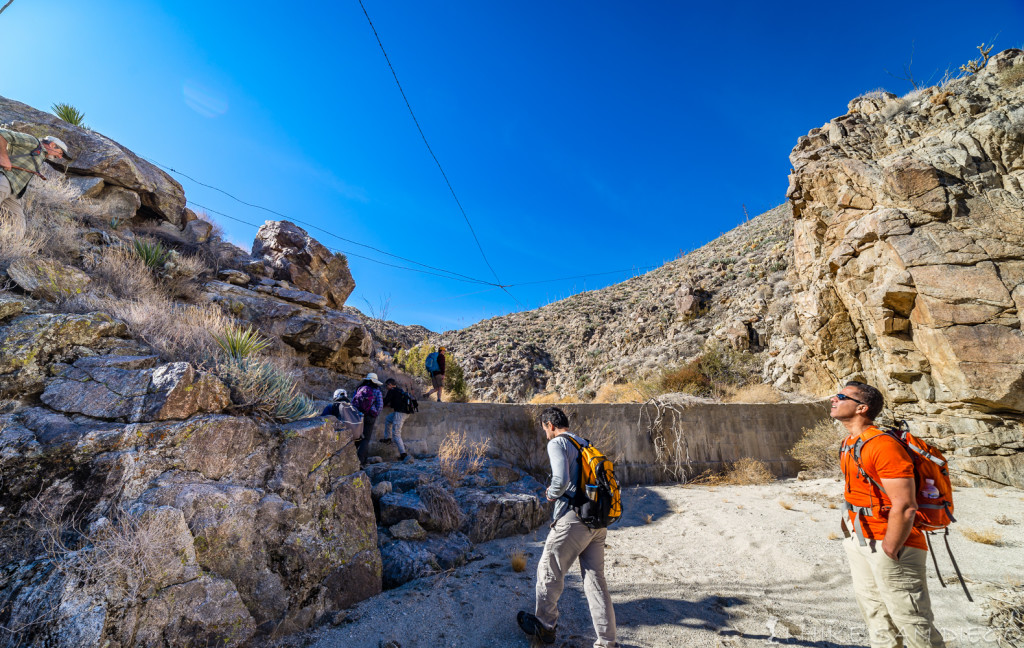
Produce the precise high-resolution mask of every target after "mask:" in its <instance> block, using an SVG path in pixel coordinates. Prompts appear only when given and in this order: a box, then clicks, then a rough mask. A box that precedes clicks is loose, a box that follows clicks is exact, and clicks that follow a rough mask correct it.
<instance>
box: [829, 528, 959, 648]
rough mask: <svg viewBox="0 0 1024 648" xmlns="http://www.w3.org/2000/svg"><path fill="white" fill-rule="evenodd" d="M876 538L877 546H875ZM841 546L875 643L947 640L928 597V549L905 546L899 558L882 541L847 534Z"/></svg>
mask: <svg viewBox="0 0 1024 648" xmlns="http://www.w3.org/2000/svg"><path fill="white" fill-rule="evenodd" d="M872 544H873V545H875V551H871V545H872ZM843 546H844V547H845V548H846V554H847V556H848V557H849V559H850V574H851V575H852V576H853V591H854V593H855V594H856V595H857V605H859V606H860V613H861V615H863V617H864V621H865V623H867V625H868V635H869V640H870V642H871V648H899V647H902V646H903V645H907V646H910V647H911V648H942V647H943V646H945V643H943V641H942V635H941V634H939V631H938V630H937V629H936V628H935V623H934V617H933V616H932V604H931V599H930V598H929V597H928V581H927V576H928V574H927V569H928V565H927V563H926V560H927V558H928V552H927V551H925V550H924V549H914V548H911V547H904V548H903V552H902V553H901V554H900V559H899V561H895V560H893V559H892V558H890V557H889V556H886V555H885V553H884V552H883V551H882V543H881V542H870V541H869V544H868V545H867V546H861V544H860V542H859V541H858V540H857V538H856V536H853V537H850V538H847V539H846V540H844V541H843Z"/></svg>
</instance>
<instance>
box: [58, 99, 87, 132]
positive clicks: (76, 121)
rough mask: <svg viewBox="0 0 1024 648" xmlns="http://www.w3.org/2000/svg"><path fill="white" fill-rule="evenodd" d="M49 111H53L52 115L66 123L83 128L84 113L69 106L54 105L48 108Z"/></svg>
mask: <svg viewBox="0 0 1024 648" xmlns="http://www.w3.org/2000/svg"><path fill="white" fill-rule="evenodd" d="M50 110H52V111H53V114H54V115H57V116H58V117H60V118H61V119H63V120H64V121H66V122H67V123H69V124H71V125H73V126H81V127H82V128H85V113H83V112H82V111H81V110H79V109H78V108H75V107H74V106H72V105H71V104H66V103H55V104H53V105H52V106H50Z"/></svg>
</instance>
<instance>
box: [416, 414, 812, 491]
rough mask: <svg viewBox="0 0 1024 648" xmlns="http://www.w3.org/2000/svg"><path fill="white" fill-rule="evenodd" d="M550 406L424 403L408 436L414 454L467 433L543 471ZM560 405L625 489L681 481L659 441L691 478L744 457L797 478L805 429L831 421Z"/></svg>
mask: <svg viewBox="0 0 1024 648" xmlns="http://www.w3.org/2000/svg"><path fill="white" fill-rule="evenodd" d="M545 407H547V406H546V405H506V404H497V403H437V402H422V403H420V411H419V413H417V414H415V415H413V416H411V417H409V420H408V421H407V422H406V424H405V428H404V429H403V435H402V436H403V438H404V440H405V442H406V445H407V446H408V448H409V452H412V453H427V454H435V453H436V452H437V450H438V447H439V446H440V444H441V442H442V441H443V440H444V438H445V436H446V435H447V434H448V433H449V432H451V431H453V430H454V431H464V432H465V433H466V438H467V440H468V441H471V442H472V441H487V442H488V443H489V453H490V454H492V455H494V456H500V457H502V458H503V459H505V460H507V461H512V462H513V463H517V464H519V465H522V466H524V467H526V468H528V469H531V470H537V471H539V472H541V473H543V472H546V471H547V469H548V468H547V455H546V454H545V452H544V437H543V433H542V432H541V430H540V425H539V424H538V423H537V419H538V417H539V415H540V413H541V412H542V411H543V410H544V408H545ZM559 407H561V408H562V409H563V410H564V411H565V412H566V414H568V415H569V420H570V424H571V425H570V427H571V428H572V430H573V431H577V432H579V433H581V434H582V436H584V437H586V438H589V439H590V440H591V441H593V442H594V443H595V444H596V445H597V446H598V447H600V448H601V449H602V451H604V452H605V453H606V454H609V455H611V456H612V458H613V459H614V460H615V462H616V464H615V474H616V476H617V477H618V478H619V480H620V481H621V482H622V483H623V484H645V483H654V482H660V481H674V480H676V479H677V477H678V476H679V473H676V474H673V471H672V470H671V466H669V465H666V463H665V462H663V461H659V457H658V452H657V450H656V448H655V443H656V441H658V440H660V442H661V443H662V444H663V448H665V449H667V450H668V454H669V456H672V455H673V454H674V455H675V457H676V458H678V459H679V460H680V462H681V463H682V464H683V471H684V472H685V474H686V475H687V476H689V477H692V476H694V475H698V474H700V473H701V472H703V471H705V470H708V469H710V470H721V469H723V468H725V467H726V466H725V465H726V464H728V463H731V462H734V461H737V460H739V459H742V458H744V457H753V458H754V459H759V460H761V461H763V462H765V463H766V464H768V465H769V466H770V467H771V469H772V471H773V472H775V474H776V475H779V476H791V475H795V474H796V472H797V471H798V470H799V466H798V465H797V464H796V462H795V461H793V459H792V457H790V456H789V450H790V449H791V448H792V447H793V444H794V443H796V441H797V440H798V439H799V438H800V434H801V431H802V430H803V429H804V428H806V427H811V426H812V425H814V424H815V423H816V422H817V421H818V420H820V419H822V418H824V417H826V416H827V410H826V409H825V406H824V404H822V403H799V404H797V403H778V404H699V405H690V406H688V407H685V408H682V407H679V408H676V409H674V410H662V413H663V414H664V418H663V419H662V420H661V422H660V424H658V422H657V412H656V411H655V410H654V408H652V407H649V406H644V405H640V404H622V405H593V404H564V405H559ZM674 430H678V431H679V433H680V434H679V435H677V434H676V433H675V432H674ZM673 451H675V452H673ZM664 454H665V453H663V456H664ZM687 458H688V459H689V460H688V461H686V459H687ZM670 463H671V462H670Z"/></svg>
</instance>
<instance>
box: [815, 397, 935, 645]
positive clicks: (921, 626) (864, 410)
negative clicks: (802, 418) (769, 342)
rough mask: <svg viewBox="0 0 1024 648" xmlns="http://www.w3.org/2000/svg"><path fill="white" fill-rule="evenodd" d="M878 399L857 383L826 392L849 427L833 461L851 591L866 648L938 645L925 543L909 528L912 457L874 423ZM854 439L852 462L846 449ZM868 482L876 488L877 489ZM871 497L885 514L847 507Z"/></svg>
mask: <svg viewBox="0 0 1024 648" xmlns="http://www.w3.org/2000/svg"><path fill="white" fill-rule="evenodd" d="M884 405H885V401H884V399H883V398H882V394H881V392H879V391H878V390H877V389H875V388H874V387H872V386H871V385H866V384H864V383H861V382H856V381H850V382H848V383H846V386H845V387H843V388H842V389H841V390H840V391H839V393H838V394H836V395H835V396H833V397H832V398H831V409H830V415H831V416H832V418H834V419H835V420H837V421H839V422H840V423H842V424H843V427H845V428H846V431H847V432H848V433H849V436H847V437H846V439H845V440H844V441H843V445H842V450H843V451H842V453H841V461H840V464H841V468H842V471H843V475H844V477H845V479H846V487H845V489H844V492H845V494H844V498H845V499H846V503H847V505H846V512H844V526H843V530H844V532H845V531H846V530H847V529H846V526H845V523H846V521H847V520H848V521H849V522H850V523H851V524H852V525H853V529H854V530H855V531H856V533H850V534H848V537H847V538H846V540H845V541H844V542H843V546H844V548H845V549H846V555H847V558H848V559H849V561H850V574H851V576H852V580H853V593H854V595H855V596H856V598H857V605H858V606H859V607H860V612H861V615H862V616H863V617H864V621H865V623H867V626H868V642H869V643H870V644H871V647H872V648H889V647H891V646H901V645H902V646H907V647H908V648H941V647H942V646H945V642H943V640H942V635H941V634H940V633H939V630H938V628H936V627H935V618H934V615H933V614H932V606H931V599H930V598H929V596H928V580H927V573H926V569H927V563H926V559H927V557H928V545H927V541H926V539H925V537H924V533H922V532H921V530H920V529H917V528H915V527H914V519H915V517H916V516H917V493H916V489H917V486H916V483H915V480H914V462H913V460H912V459H911V458H910V456H909V455H908V454H907V451H906V450H905V449H904V448H903V446H902V445H901V444H900V442H899V441H897V440H896V439H894V438H892V437H890V436H888V435H887V434H885V433H884V432H882V430H880V429H879V428H877V427H875V423H874V421H875V417H876V416H878V414H879V413H880V412H881V411H882V407H883V406H884ZM869 440H870V441H871V443H866V442H867V441H869ZM858 441H861V445H860V447H861V448H862V450H861V452H860V458H859V463H858V462H857V460H856V458H855V457H854V452H852V451H850V450H851V449H852V448H854V447H855V446H856V444H857V442H858ZM872 480H873V481H874V482H875V483H878V484H879V485H880V486H881V488H879V489H876V488H875V487H874V485H873V484H872ZM875 498H877V499H875ZM872 501H878V502H879V511H882V510H885V511H887V515H886V516H885V517H884V518H882V517H879V518H876V517H874V516H873V515H869V513H871V509H870V508H868V509H867V513H868V514H866V513H865V512H864V510H863V509H861V510H853V508H854V506H853V505H854V504H856V505H857V506H863V505H865V504H868V503H870V502H872ZM847 514H848V516H849V517H848V518H847V517H846V516H847Z"/></svg>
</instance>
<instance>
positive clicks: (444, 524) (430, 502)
mask: <svg viewBox="0 0 1024 648" xmlns="http://www.w3.org/2000/svg"><path fill="white" fill-rule="evenodd" d="M416 493H417V495H419V496H420V499H421V500H422V501H423V504H424V505H425V506H426V507H427V510H428V511H429V512H430V520H431V523H432V525H434V526H436V527H437V530H438V531H443V532H446V533H447V532H450V531H455V530H456V529H458V528H459V526H460V525H461V524H462V510H461V509H459V504H458V502H456V501H455V497H454V496H453V495H452V494H451V491H449V490H448V489H447V488H445V487H444V486H443V485H442V484H438V483H435V482H428V483H425V484H420V485H419V486H417V487H416Z"/></svg>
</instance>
